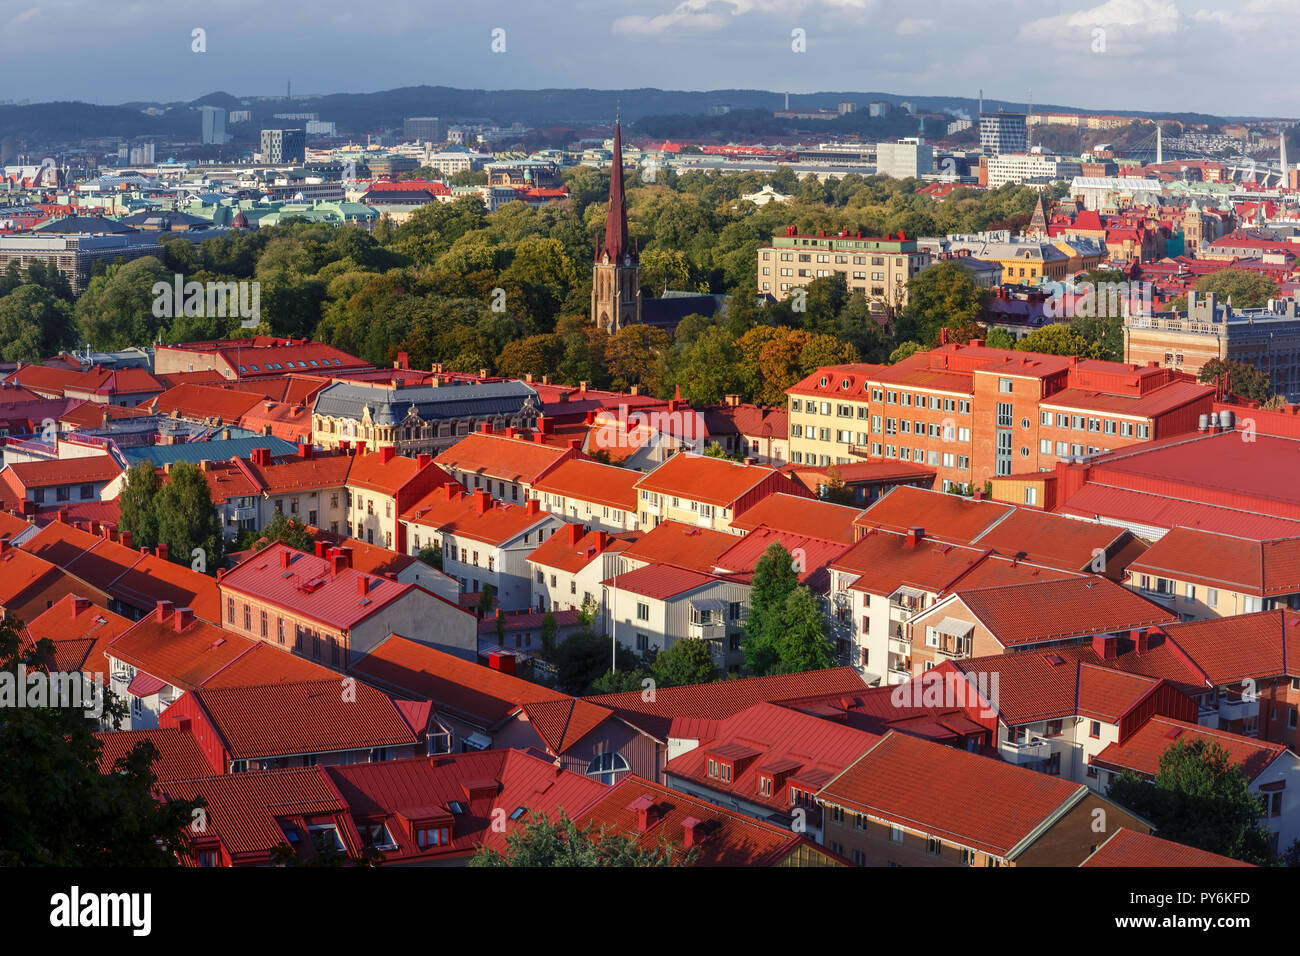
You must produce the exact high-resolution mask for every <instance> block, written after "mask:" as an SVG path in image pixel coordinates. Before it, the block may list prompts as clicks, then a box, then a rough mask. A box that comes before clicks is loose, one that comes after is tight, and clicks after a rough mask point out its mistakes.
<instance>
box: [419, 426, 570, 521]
mask: <svg viewBox="0 0 1300 956" xmlns="http://www.w3.org/2000/svg"><path fill="white" fill-rule="evenodd" d="M539 434H540V433H539ZM575 444H576V442H575ZM577 456H578V450H577V448H575V447H569V448H557V447H556V446H554V445H547V444H543V443H541V442H538V441H532V440H529V439H526V438H524V437H523V436H517V435H516V433H515V430H514V429H513V428H507V429H506V430H505V433H504V434H501V435H498V434H495V433H494V432H493V430H492V425H491V423H489V422H484V423H482V424H480V425H479V430H478V432H477V433H475V434H472V435H467V436H465V437H464V438H462V439H461V440H460V441H458V442H456V444H454V445H452V446H451V447H450V448H448V449H447V450H446V451H444V452H442V453H441V454H440V455H438V457H436V458H435V459H434V460H433V461H434V464H436V465H437V466H438V467H439V468H441V469H442V470H443V471H445V472H446V473H447V474H448V475H450V476H451V477H452V478H453V479H454V480H455V481H458V482H460V483H461V484H462V485H464V487H465V489H466V490H467V491H477V490H479V489H480V488H482V489H483V490H485V491H486V492H487V493H488V494H490V495H491V496H492V497H493V498H495V499H496V500H498V501H507V502H511V503H513V504H518V503H519V502H521V501H527V500H528V499H529V498H530V497H536V495H534V494H533V493H532V492H533V488H534V486H535V485H536V484H537V482H538V481H540V480H541V479H542V478H543V477H545V476H546V475H548V474H550V473H551V472H552V471H554V470H555V469H556V468H558V467H559V466H560V465H561V464H563V463H564V462H567V461H569V460H571V459H573V458H576V457H577Z"/></svg>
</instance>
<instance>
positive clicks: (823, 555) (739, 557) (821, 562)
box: [715, 526, 849, 594]
mask: <svg viewBox="0 0 1300 956" xmlns="http://www.w3.org/2000/svg"><path fill="white" fill-rule="evenodd" d="M774 545H780V546H781V547H783V548H785V550H786V551H788V552H789V553H790V554H791V555H792V556H793V560H794V562H795V566H796V568H797V573H798V579H799V583H800V584H807V585H808V586H809V587H811V588H812V589H813V590H814V591H815V592H817V593H818V594H823V593H825V591H826V588H827V586H828V583H829V578H830V575H829V573H828V571H827V567H828V566H829V565H830V564H831V563H832V562H833V561H836V560H838V559H839V558H840V557H841V556H843V554H844V552H846V551H848V550H849V545H848V544H845V543H843V542H839V541H828V540H826V539H824V538H817V537H809V536H807V535H803V534H795V533H792V532H786V531H776V530H774V529H772V528H768V527H766V526H762V527H759V528H756V529H754V530H753V531H751V532H750V533H749V534H747V535H745V536H744V537H743V538H741V539H740V540H739V541H737V542H736V543H735V544H734V545H733V546H732V547H730V548H728V549H727V550H726V551H724V552H722V554H720V555H718V558H717V562H716V564H715V570H716V571H718V572H719V573H721V572H728V573H731V574H736V575H739V576H741V577H743V578H746V579H750V578H751V577H752V575H753V572H754V569H755V568H756V567H758V562H759V561H761V560H762V558H763V556H764V555H765V554H766V553H767V550H768V548H771V547H773V546H774Z"/></svg>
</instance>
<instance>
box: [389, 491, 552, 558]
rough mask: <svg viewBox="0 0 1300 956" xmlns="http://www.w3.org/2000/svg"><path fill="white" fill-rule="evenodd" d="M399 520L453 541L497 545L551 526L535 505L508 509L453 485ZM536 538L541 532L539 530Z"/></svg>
mask: <svg viewBox="0 0 1300 956" xmlns="http://www.w3.org/2000/svg"><path fill="white" fill-rule="evenodd" d="M401 519H402V520H403V521H408V522H410V523H411V524H418V525H421V526H422V527H425V528H433V529H435V530H438V531H442V532H444V533H446V534H452V535H455V536H457V537H464V538H472V539H474V540H475V541H481V542H483V543H485V544H492V545H499V544H504V543H505V542H507V541H510V540H511V539H513V538H516V537H518V536H519V535H522V534H527V533H529V532H531V530H532V529H533V528H536V527H538V526H539V525H543V524H545V523H547V522H551V521H552V520H553V519H552V516H551V515H550V514H549V513H548V512H545V511H542V510H541V508H540V507H538V505H537V502H536V501H529V502H527V503H526V504H523V505H511V504H506V503H505V502H502V501H497V500H496V499H495V498H493V497H491V496H490V495H489V494H488V493H487V492H486V491H482V490H480V491H477V492H475V493H474V494H465V491H464V489H463V488H461V486H460V485H459V484H457V483H456V482H449V483H447V484H444V485H442V486H441V487H438V488H435V489H434V490H433V491H431V492H429V493H428V494H427V495H425V496H424V497H423V498H421V499H420V500H419V501H418V502H416V503H415V504H414V505H412V506H411V507H410V508H408V509H407V510H406V511H405V512H403V513H402V515H401ZM538 533H539V535H540V534H541V533H542V529H540V528H539V531H538Z"/></svg>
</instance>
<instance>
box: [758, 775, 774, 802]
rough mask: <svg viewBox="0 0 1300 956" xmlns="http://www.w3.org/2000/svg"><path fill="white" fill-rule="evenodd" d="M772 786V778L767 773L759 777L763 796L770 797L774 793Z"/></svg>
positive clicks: (760, 790) (759, 786) (759, 785)
mask: <svg viewBox="0 0 1300 956" xmlns="http://www.w3.org/2000/svg"><path fill="white" fill-rule="evenodd" d="M772 786H773V781H772V778H771V777H769V776H767V775H766V774H763V775H762V776H760V777H759V778H758V792H759V793H761V794H762V795H763V796H765V797H770V796H771V795H772Z"/></svg>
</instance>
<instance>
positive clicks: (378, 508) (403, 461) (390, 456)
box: [343, 445, 451, 554]
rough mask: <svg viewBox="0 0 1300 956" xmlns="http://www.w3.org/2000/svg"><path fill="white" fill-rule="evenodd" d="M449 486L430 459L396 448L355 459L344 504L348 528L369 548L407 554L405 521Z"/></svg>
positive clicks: (411, 552) (389, 447)
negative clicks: (433, 494) (438, 490)
mask: <svg viewBox="0 0 1300 956" xmlns="http://www.w3.org/2000/svg"><path fill="white" fill-rule="evenodd" d="M450 481H451V479H450V478H448V477H447V473H446V472H445V471H443V470H442V469H441V468H439V467H438V466H437V465H435V464H433V462H432V460H431V459H430V458H429V456H428V455H423V454H422V455H418V456H416V457H414V458H407V457H405V456H403V455H398V454H397V451H396V449H395V448H394V447H393V446H392V445H383V446H381V447H380V448H379V450H378V451H374V452H370V453H369V454H362V453H361V452H360V450H358V453H357V454H356V455H355V456H353V458H352V466H351V467H350V468H349V469H348V477H347V485H346V486H345V488H344V494H343V500H344V505H345V507H346V514H345V524H344V527H345V528H346V529H348V530H349V531H350V534H349V536H353V535H355V536H356V537H357V538H360V539H361V540H363V541H365V542H366V544H377V545H379V546H381V547H384V548H388V549H390V550H392V551H396V552H398V553H399V554H407V553H410V554H418V553H419V550H420V549H419V548H416V549H414V550H413V551H408V549H407V546H406V527H405V525H404V524H403V522H402V515H404V514H406V512H407V511H409V510H410V509H411V508H413V507H414V506H415V505H416V503H417V502H419V501H420V500H421V499H423V498H424V497H425V496H427V495H428V494H430V493H431V492H432V491H434V489H436V488H441V487H442V486H443V485H446V484H449V483H450Z"/></svg>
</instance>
